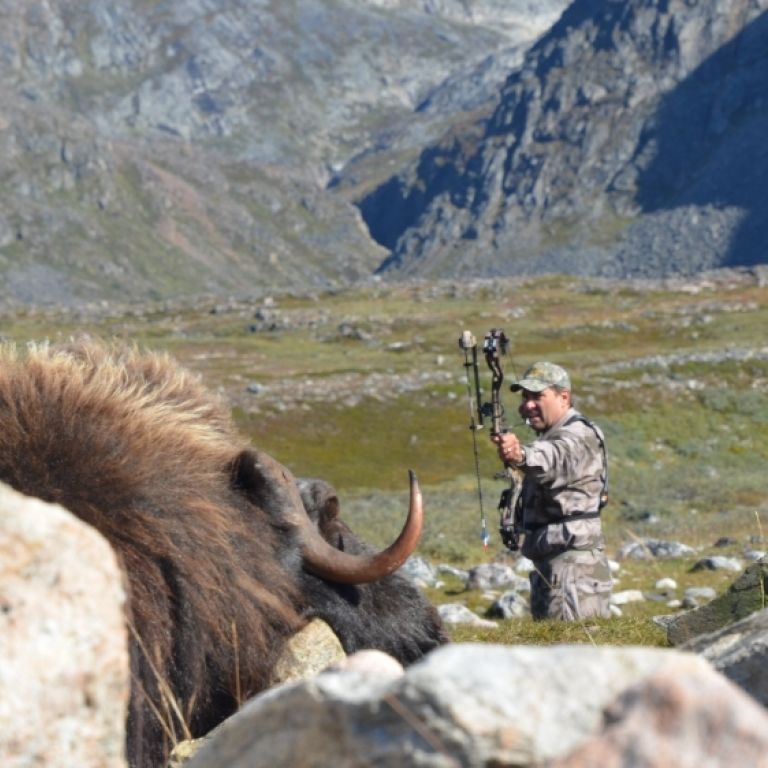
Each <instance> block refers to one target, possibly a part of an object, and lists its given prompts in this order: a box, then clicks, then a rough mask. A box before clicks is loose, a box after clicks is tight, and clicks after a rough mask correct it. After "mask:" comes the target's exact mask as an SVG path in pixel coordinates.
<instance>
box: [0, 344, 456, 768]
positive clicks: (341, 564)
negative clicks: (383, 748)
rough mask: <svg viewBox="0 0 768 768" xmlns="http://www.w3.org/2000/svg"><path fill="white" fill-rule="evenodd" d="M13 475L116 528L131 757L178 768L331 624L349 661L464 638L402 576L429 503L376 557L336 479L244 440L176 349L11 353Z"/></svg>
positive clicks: (26, 489)
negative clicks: (294, 640) (321, 477)
mask: <svg viewBox="0 0 768 768" xmlns="http://www.w3.org/2000/svg"><path fill="white" fill-rule="evenodd" d="M0 480H2V481H3V482H6V483H8V484H9V485H11V486H12V487H14V488H15V489H16V490H18V491H20V492H22V493H25V494H28V495H30V496H36V497H39V498H42V499H44V500H46V501H50V502H55V503H58V504H61V505H62V506H64V507H66V508H67V509H69V510H70V511H71V512H72V513H74V514H75V515H77V516H78V517H80V518H81V519H82V520H84V521H85V522H87V523H89V524H90V525H92V526H94V527H95V528H96V529H98V530H99V531H100V532H101V533H102V534H103V535H104V536H105V537H106V538H107V540H108V541H109V542H110V543H111V544H112V546H113V547H114V549H115V551H116V552H117V555H118V559H119V561H120V563H121V566H122V568H123V571H124V573H125V576H126V583H127V591H128V607H127V616H126V619H127V622H128V625H129V629H130V634H131V637H132V647H131V666H132V670H131V671H132V690H131V702H130V710H129V716H128V757H129V762H130V763H131V765H134V766H157V765H161V764H163V761H164V760H165V758H166V756H167V754H168V752H169V750H170V748H171V747H172V745H173V743H174V742H175V741H176V740H179V739H181V738H185V737H189V736H200V735H203V734H204V733H206V732H208V731H209V730H210V729H211V728H212V727H214V726H215V725H217V724H218V723H219V722H221V721H222V720H223V719H225V718H226V717H227V716H229V715H230V714H231V713H232V712H233V711H234V710H235V709H236V708H237V706H238V704H239V703H240V702H239V701H238V696H240V697H242V698H247V697H248V696H250V695H252V694H254V693H256V692H258V691H260V690H262V689H263V688H265V687H266V686H267V685H268V684H269V681H270V678H271V673H272V670H273V667H274V664H275V661H276V659H277V658H278V656H279V654H280V652H281V650H282V648H283V646H284V643H285V642H286V640H287V639H288V638H289V637H290V636H291V635H293V634H294V633H295V632H296V631H298V630H299V629H301V628H302V627H303V626H304V625H305V624H306V622H307V621H308V620H309V619H310V618H312V617H315V616H319V617H322V618H324V619H325V620H326V621H327V622H328V623H329V624H330V625H331V626H332V627H333V628H334V630H335V631H336V632H337V634H338V635H339V637H340V639H341V641H342V644H343V645H344V647H345V649H347V650H348V651H352V650H356V649H358V648H379V649H381V650H385V651H387V652H389V653H391V654H393V655H394V656H396V657H397V658H398V659H399V660H401V661H402V662H404V663H408V662H410V661H413V660H414V659H416V658H418V657H419V656H420V655H422V654H423V653H425V652H426V651H428V650H430V649H431V648H432V647H434V646H435V645H437V644H440V643H442V642H445V641H446V639H447V638H446V636H445V633H444V630H443V628H442V625H441V624H440V621H439V618H438V617H437V615H436V612H435V611H434V609H433V608H432V607H431V606H430V605H429V603H428V602H427V601H426V600H425V599H424V597H423V596H422V595H421V594H420V593H419V592H418V591H417V590H416V589H415V588H413V587H412V586H410V585H409V584H408V583H407V582H405V580H403V579H401V578H400V577H399V576H397V575H392V574H393V572H394V571H395V570H396V569H397V568H398V567H399V565H401V564H402V562H403V561H404V560H405V558H406V557H407V556H408V555H409V554H410V552H411V551H412V550H413V548H414V547H415V545H416V541H417V540H418V536H419V532H420V529H421V497H420V494H419V492H418V487H417V485H416V483H415V480H414V479H413V478H412V484H411V503H410V510H409V517H408V522H407V523H406V526H405V528H404V530H403V533H402V534H401V535H400V537H399V538H398V540H397V541H396V542H395V543H394V544H393V545H392V547H389V548H388V549H387V550H385V551H384V552H383V553H372V552H371V551H370V549H369V548H368V547H366V546H365V545H364V544H362V543H361V542H360V541H358V540H357V539H356V538H355V537H354V535H353V534H352V532H351V531H350V530H349V528H348V527H347V526H346V525H345V524H344V523H343V522H342V521H341V519H340V518H339V517H338V509H339V504H338V499H337V497H336V494H335V492H334V491H333V489H332V488H330V486H328V485H327V484H324V483H322V482H321V481H312V482H303V483H302V484H301V489H300V486H299V484H297V482H296V480H295V478H294V477H293V476H292V475H291V473H290V472H289V471H288V470H287V469H286V468H285V467H283V466H282V465H280V464H279V463H278V462H276V461H275V460H274V459H272V458H270V457H269V456H267V455H266V454H264V453H262V452H260V451H257V450H254V449H253V448H251V447H249V446H248V445H247V444H246V443H245V441H244V440H243V438H242V437H240V436H239V435H238V434H237V432H236V430H235V428H234V426H233V423H232V420H231V417H230V414H229V410H228V408H227V407H226V406H225V405H224V403H223V402H222V401H221V400H220V399H219V398H217V397H215V396H213V395H212V394H211V393H210V392H209V391H208V390H206V389H205V388H204V387H203V386H202V384H201V383H200V382H199V381H198V380H197V379H196V378H195V377H194V376H192V375H191V374H190V373H188V372H186V371H184V370H183V369H181V368H179V367H178V366H177V365H176V364H175V363H174V362H173V361H172V360H171V359H170V358H169V357H168V356H165V355H158V354H148V353H142V352H139V351H138V350H136V349H134V348H131V349H125V348H113V347H109V346H106V345H104V344H101V343H97V342H90V341H85V342H78V343H73V344H70V345H65V346H58V347H55V346H47V345H40V346H31V347H30V348H29V349H28V350H27V351H26V353H25V354H24V355H20V354H19V353H18V352H17V350H16V349H15V348H13V347H11V346H6V347H4V348H3V350H2V353H1V354H0Z"/></svg>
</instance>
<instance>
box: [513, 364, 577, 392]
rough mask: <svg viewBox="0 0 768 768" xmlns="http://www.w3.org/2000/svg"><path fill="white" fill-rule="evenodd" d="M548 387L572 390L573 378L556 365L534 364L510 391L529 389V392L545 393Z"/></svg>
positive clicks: (514, 383)
mask: <svg viewBox="0 0 768 768" xmlns="http://www.w3.org/2000/svg"><path fill="white" fill-rule="evenodd" d="M547 387H559V388H560V389H568V390H570V388H571V377H570V376H569V375H568V372H567V371H566V370H565V368H561V367H560V366H559V365H555V364H554V363H547V362H541V363H534V364H533V365H532V366H531V367H530V368H529V369H528V370H527V371H526V372H525V373H524V374H523V378H522V379H518V380H517V381H515V382H513V383H512V386H510V389H511V390H512V391H513V392H519V391H520V390H521V389H527V390H528V391H529V392H543V391H544V390H545V389H547Z"/></svg>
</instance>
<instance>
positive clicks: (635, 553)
mask: <svg viewBox="0 0 768 768" xmlns="http://www.w3.org/2000/svg"><path fill="white" fill-rule="evenodd" d="M693 554H695V551H694V549H693V548H692V547H689V546H688V545H687V544H681V543H680V542H677V541H661V540H659V539H642V540H640V541H633V542H630V543H629V544H625V545H624V546H623V547H622V548H621V549H620V550H619V559H620V560H625V559H627V558H631V559H634V560H648V559H650V558H653V557H690V556H691V555H693Z"/></svg>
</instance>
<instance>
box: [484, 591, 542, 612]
mask: <svg viewBox="0 0 768 768" xmlns="http://www.w3.org/2000/svg"><path fill="white" fill-rule="evenodd" d="M485 615H486V616H488V617H489V618H491V619H522V618H524V617H526V616H530V615H531V606H530V605H529V603H528V600H526V599H525V598H524V597H523V596H522V595H521V594H520V593H519V592H505V593H504V594H503V595H501V597H499V598H498V599H497V600H495V601H494V602H493V604H492V605H491V606H490V607H489V608H488V610H487V611H486V613H485Z"/></svg>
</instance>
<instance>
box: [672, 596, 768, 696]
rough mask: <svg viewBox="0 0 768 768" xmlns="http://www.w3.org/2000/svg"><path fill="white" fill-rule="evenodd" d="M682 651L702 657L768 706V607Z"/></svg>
mask: <svg viewBox="0 0 768 768" xmlns="http://www.w3.org/2000/svg"><path fill="white" fill-rule="evenodd" d="M681 648H682V649H685V650H689V651H693V652H695V653H698V654H701V656H703V657H704V658H705V659H707V661H709V662H710V663H711V664H712V666H713V667H715V669H717V670H719V671H720V672H722V673H723V674H724V675H725V676H726V677H727V678H729V679H730V680H732V681H733V682H734V683H736V684H737V685H738V686H740V687H741V688H743V689H744V690H745V691H746V692H747V693H749V694H750V695H752V696H754V697H755V698H756V699H757V700H758V701H759V702H760V703H761V704H763V706H766V707H768V608H764V609H763V610H761V611H757V612H756V613H753V614H751V615H750V616H747V617H746V618H744V619H741V621H737V622H735V623H734V624H729V625H728V626H726V627H723V628H722V629H719V630H716V631H715V632H708V633H707V634H704V635H700V636H699V637H696V638H694V639H693V640H690V641H689V642H687V643H685V644H683V645H682V646H681Z"/></svg>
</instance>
